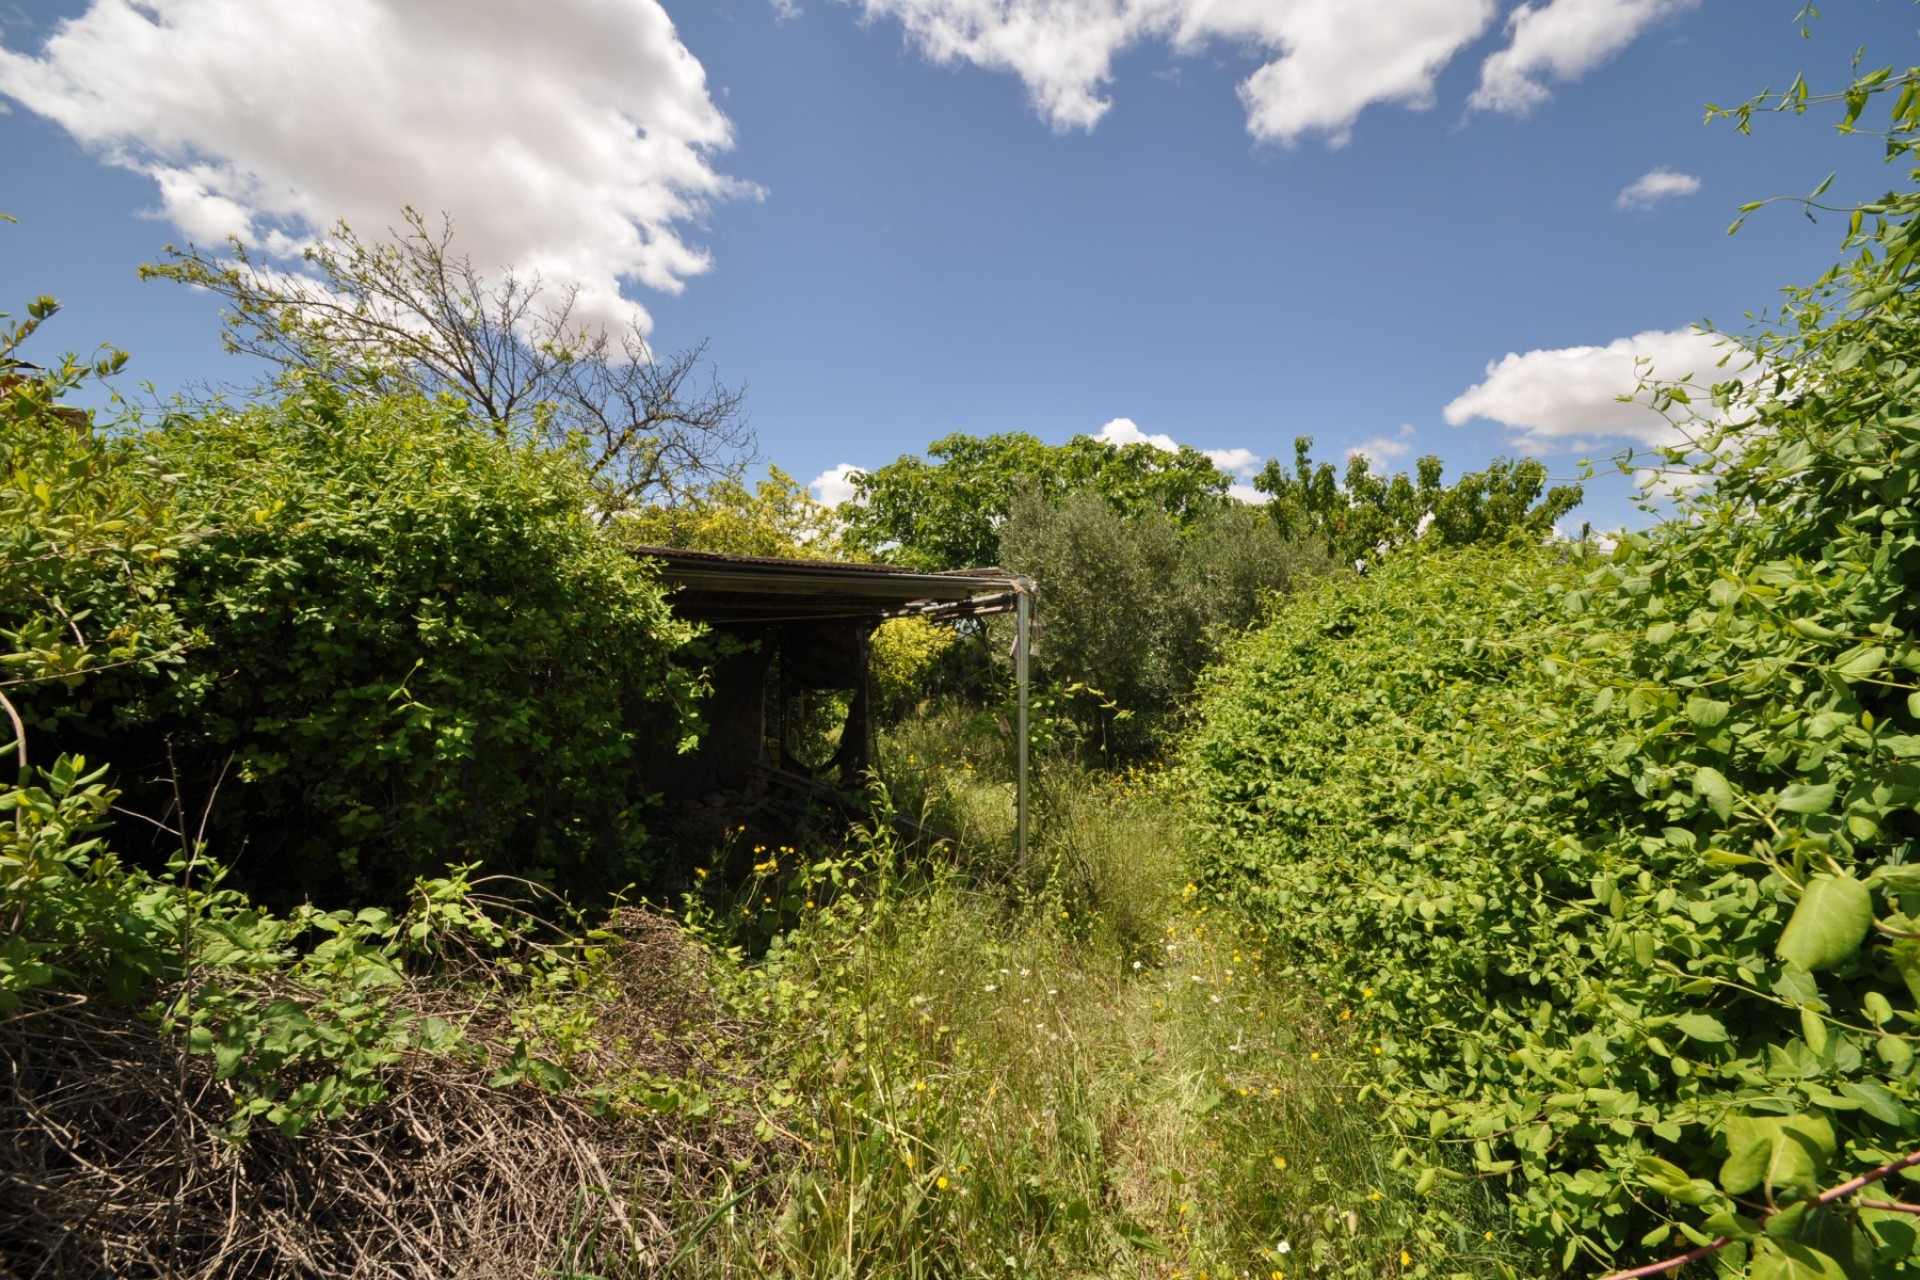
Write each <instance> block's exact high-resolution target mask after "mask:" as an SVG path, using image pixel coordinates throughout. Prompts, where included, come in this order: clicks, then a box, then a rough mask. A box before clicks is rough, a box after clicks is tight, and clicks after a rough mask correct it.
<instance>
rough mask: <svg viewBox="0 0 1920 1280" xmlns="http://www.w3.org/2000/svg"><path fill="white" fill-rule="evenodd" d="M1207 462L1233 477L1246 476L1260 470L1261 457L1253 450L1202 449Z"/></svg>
mask: <svg viewBox="0 0 1920 1280" xmlns="http://www.w3.org/2000/svg"><path fill="white" fill-rule="evenodd" d="M1200 452H1201V453H1204V454H1206V455H1207V460H1208V461H1209V462H1211V463H1213V465H1214V466H1216V467H1218V468H1220V469H1221V470H1222V471H1224V472H1226V473H1227V474H1228V475H1231V476H1244V475H1249V474H1251V473H1252V472H1254V471H1256V470H1258V469H1259V466H1260V455H1259V454H1257V453H1255V452H1254V451H1253V450H1251V449H1202V450H1201V451H1200Z"/></svg>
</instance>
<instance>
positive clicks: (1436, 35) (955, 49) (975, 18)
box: [857, 0, 1494, 146]
mask: <svg viewBox="0 0 1920 1280" xmlns="http://www.w3.org/2000/svg"><path fill="white" fill-rule="evenodd" d="M857 3H859V5H860V7H861V9H862V11H863V12H864V13H865V14H866V15H867V16H868V17H869V18H890V19H894V20H897V21H898V22H899V23H900V24H901V26H902V27H904V28H905V30H906V32H907V34H908V36H909V38H910V39H911V40H912V41H913V43H914V44H916V45H917V46H919V48H920V49H921V50H922V52H924V53H925V54H926V56H927V57H929V58H931V59H933V60H934V61H936V62H940V63H954V62H968V63H972V64H974V65H975V66H979V67H983V68H986V69H989V70H995V71H1010V72H1012V73H1014V74H1015V75H1017V76H1019V77H1020V79H1021V80H1022V81H1023V82H1024V83H1025V85H1026V87H1027V93H1028V96H1029V98H1030V100H1031V101H1032V104H1033V107H1034V110H1035V111H1036V112H1037V113H1038V114H1039V115H1040V117H1041V119H1043V120H1045V121H1046V122H1047V123H1048V124H1049V125H1051V126H1052V127H1053V128H1055V129H1057V130H1061V131H1065V130H1070V129H1091V128H1092V127H1093V126H1094V125H1095V124H1097V123H1098V122H1099V120H1100V118H1101V117H1102V116H1103V115H1105V114H1106V113H1107V110H1108V109H1109V108H1110V107H1111V106H1112V105H1113V104H1112V102H1111V100H1110V99H1109V98H1108V97H1107V96H1106V93H1105V91H1106V89H1107V87H1108V86H1109V85H1110V84H1111V82H1112V80H1113V63H1114V60H1115V58H1116V57H1117V56H1119V55H1120V54H1121V53H1123V52H1125V51H1126V50H1128V49H1130V48H1133V47H1135V46H1137V45H1139V44H1142V43H1145V42H1147V41H1152V40H1159V41H1164V42H1165V43H1166V44H1168V45H1169V46H1171V47H1172V49H1173V50H1174V51H1175V52H1176V53H1179V54H1183V55H1192V54H1197V53H1199V52H1201V51H1202V50H1204V49H1206V48H1207V47H1209V46H1211V45H1214V44H1222V43H1224V44H1232V45H1235V46H1238V47H1241V48H1245V49H1250V50H1253V51H1255V53H1256V55H1257V56H1260V57H1262V58H1263V59H1264V62H1263V65H1261V66H1260V67H1259V68H1258V69H1257V70H1256V71H1254V72H1253V74H1251V75H1250V76H1248V77H1247V78H1246V79H1245V80H1243V81H1242V82H1241V84H1240V100H1241V104H1242V105H1243V106H1244V107H1245V109H1246V113H1247V129H1248V132H1250V133H1251V134H1252V135H1253V136H1254V137H1256V138H1259V139H1262V140H1267V141H1278V142H1288V143H1290V142H1293V141H1295V140H1297V139H1299V138H1301V137H1302V136H1305V135H1307V134H1320V135H1323V136H1325V137H1326V138H1327V139H1328V140H1329V141H1330V142H1332V143H1333V144H1334V145H1336V146H1337V145H1339V144H1341V143H1343V142H1345V141H1346V139H1347V137H1348V135H1349V133H1350V132H1351V130H1352V127H1353V123H1354V121H1355V120H1356V119H1357V118H1358V117H1359V115H1360V113H1361V111H1363V110H1364V109H1365V108H1367V107H1368V106H1370V105H1372V104H1374V103H1376V102H1398V103H1401V104H1404V105H1406V106H1409V107H1413V108H1416V109H1418V108H1424V107H1426V106H1429V105H1431V103H1432V100H1433V81H1434V77H1435V75H1436V74H1437V73H1438V72H1439V70H1440V68H1441V67H1443V66H1445V65H1446V63H1447V62H1448V61H1449V60H1450V59H1451V58H1452V57H1453V55H1454V54H1455V53H1456V52H1458V51H1459V50H1460V49H1461V48H1462V47H1463V46H1465V45H1466V44H1468V43H1470V42H1471V41H1473V40H1474V39H1476V38H1478V37H1479V36H1480V35H1481V33H1482V32H1484V31H1485V30H1486V28H1487V26H1488V24H1489V23H1490V22H1491V21H1492V19H1493V13H1494V0H1368V2H1367V3H1366V4H1365V5H1363V6H1356V5H1355V4H1354V3H1353V0H857Z"/></svg>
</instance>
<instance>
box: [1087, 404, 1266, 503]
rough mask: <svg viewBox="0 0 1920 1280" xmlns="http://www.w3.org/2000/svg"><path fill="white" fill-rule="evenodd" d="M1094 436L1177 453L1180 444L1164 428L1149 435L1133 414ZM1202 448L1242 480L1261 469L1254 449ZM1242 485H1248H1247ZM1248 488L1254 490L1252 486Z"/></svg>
mask: <svg viewBox="0 0 1920 1280" xmlns="http://www.w3.org/2000/svg"><path fill="white" fill-rule="evenodd" d="M1093 438H1094V439H1095V440H1100V441H1104V442H1105V443H1107V444H1111V445H1123V444H1150V445H1152V446H1153V447H1154V448H1156V449H1158V450H1160V451H1161V452H1163V453H1175V452H1178V450H1179V448H1180V445H1179V444H1178V442H1176V441H1175V440H1174V438H1173V437H1172V436H1170V435H1167V434H1165V433H1164V432H1156V433H1155V434H1153V435H1148V434H1147V433H1146V432H1144V431H1142V430H1141V429H1140V428H1139V426H1138V425H1137V424H1136V423H1135V422H1134V420H1133V419H1132V418H1114V419H1111V420H1110V421H1109V422H1108V423H1107V425H1106V426H1104V427H1101V428H1100V430H1099V432H1098V433H1097V434H1096V435H1095V436H1094V437H1093ZM1199 452H1200V453H1201V454H1202V455H1203V456H1205V457H1206V459H1207V460H1208V461H1209V462H1211V463H1213V465H1214V466H1216V467H1218V468H1220V470H1222V471H1224V472H1226V473H1227V474H1228V475H1230V476H1237V477H1239V478H1240V479H1241V480H1243V481H1244V480H1247V479H1249V478H1251V477H1252V475H1253V473H1254V472H1255V471H1258V470H1259V469H1260V462H1261V458H1260V455H1259V454H1257V453H1255V452H1254V451H1253V450H1251V449H1242V448H1237V447H1236V448H1231V449H1202V450H1200V451H1199ZM1239 487H1241V488H1247V486H1245V485H1241V486H1239ZM1249 492H1251V490H1249ZM1236 496H1238V495H1236ZM1248 501H1251V499H1248Z"/></svg>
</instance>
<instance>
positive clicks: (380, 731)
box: [96, 382, 692, 896]
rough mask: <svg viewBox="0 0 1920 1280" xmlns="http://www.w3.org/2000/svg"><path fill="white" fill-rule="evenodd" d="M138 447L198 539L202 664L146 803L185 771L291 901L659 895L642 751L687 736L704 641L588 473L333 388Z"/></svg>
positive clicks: (157, 706) (179, 427) (145, 773)
mask: <svg viewBox="0 0 1920 1280" xmlns="http://www.w3.org/2000/svg"><path fill="white" fill-rule="evenodd" d="M141 446H142V448H144V449H145V450H146V451H147V452H148V453H150V455H151V456H152V458H153V459H154V460H155V461H156V463H157V465H158V467H159V468H160V469H162V470H163V471H164V472H165V473H166V474H167V475H168V476H169V477H170V485H169V495H170V498H171V501H172V502H173V504H174V505H175V507H176V508H177V509H178V511H179V512H181V513H182V515H183V518H185V519H187V520H189V521H191V522H192V523H194V524H196V525H198V526H202V531H201V533H200V534H199V536H198V537H197V538H196V539H195V540H194V541H193V542H192V543H191V544H190V545H189V546H188V547H186V548H185V549H183V550H182V552H181V554H180V556H179V559H178V561H177V563H176V565H175V568H174V573H173V580H172V584H171V590H170V594H171V598H172V601H173V607H174V608H175V609H176V610H177V611H178V613H179V614H180V616H181V618H182V619H183V620H184V621H185V622H186V623H187V625H188V626H190V627H191V628H193V629H194V630H195V631H196V632H197V633H198V634H199V635H200V636H201V637H202V638H203V641H204V642H203V643H202V644H200V645H199V646H198V647H196V648H194V649H192V650H190V651H189V652H188V654H187V655H186V656H185V659H184V661H183V662H182V663H181V665H180V666H179V667H178V668H176V669H175V670H174V672H173V673H172V676H171V678H170V679H169V680H167V681H166V682H165V683H155V684H152V685H150V686H149V687H148V690H147V694H146V697H145V699H144V702H143V703H142V705H141V706H140V708H139V710H138V719H139V725H138V729H137V731H135V732H132V733H128V732H122V733H121V734H120V735H119V738H120V740H119V743H118V745H117V746H116V749H115V755H116V758H117V759H118V760H119V761H120V762H121V764H122V767H123V768H124V769H126V770H127V771H128V776H129V782H128V783H127V785H128V787H129V790H130V791H133V790H135V787H134V785H133V783H135V782H138V783H142V784H144V785H142V786H140V787H139V789H138V795H139V798H140V801H141V803H143V804H145V805H146V806H147V807H149V809H151V810H157V809H159V808H160V807H161V806H162V805H163V804H164V802H165V797H166V795H167V794H168V793H170V792H171V790H172V788H173V786H174V780H173V779H172V778H170V777H169V776H168V775H172V774H174V773H175V772H176V770H177V771H178V775H179V777H178V782H179V784H180V789H181V793H182V794H183V795H184V797H185V803H186V805H187V806H188V807H189V809H190V810H191V809H193V808H196V807H198V806H200V805H204V804H211V806H212V827H211V831H212V832H213V833H214V835H215V836H216V838H217V846H216V847H219V848H222V849H225V850H227V851H229V854H228V856H229V859H230V860H232V861H234V862H236V863H237V864H238V868H239V872H238V873H239V874H240V875H241V876H242V878H243V879H245V880H246V881H247V882H248V883H250V884H252V885H254V886H255V887H256V888H262V889H268V890H272V891H276V892H279V893H283V894H289V895H293V896H304V895H307V894H319V895H322V896H337V895H338V894H340V893H342V892H346V891H352V892H355V893H367V892H373V893H392V892H394V891H396V890H398V889H399V888H400V887H402V886H404V885H405V884H406V883H408V882H409V881H411V880H412V879H413V878H414V877H415V876H418V875H422V874H432V873H434V872H437V871H439V870H440V869H441V868H443V867H445V866H446V865H447V864H448V863H450V862H483V863H485V864H486V865H488V866H489V867H490V868H492V869H495V870H511V871H515V872H518V873H521V874H526V875H531V876H534V877H536V878H540V879H544V880H549V881H553V882H556V883H565V884H567V885H569V886H571V887H573V888H577V889H580V890H582V891H587V892H591V891H596V890H604V889H608V888H617V887H618V886H619V885H621V884H623V883H626V882H627V881H628V880H630V879H632V878H633V877H634V876H636V875H637V874H639V873H640V872H641V871H643V870H644V868H645V865H646V864H645V858H644V853H643V847H644V833H643V829H642V827H641V824H640V821H639V812H638V811H639V809H640V807H641V805H642V803H643V801H644V799H645V795H646V791H647V786H646V779H645V778H643V777H639V776H636V771H635V766H634V763H633V762H634V758H635V751H634V747H635V744H636V740H637V739H638V738H639V737H641V736H642V735H645V734H663V733H664V734H671V735H674V736H675V737H678V736H680V735H681V734H683V733H684V732H685V724H684V721H683V709H684V707H685V706H686V705H687V703H688V701H689V696H690V692H691V685H692V679H691V677H690V676H689V675H688V674H687V673H686V672H685V671H683V670H682V669H680V668H678V667H676V665H675V664H674V656H675V654H676V651H678V650H680V649H681V647H682V646H684V645H685V644H686V643H687V641H688V640H689V638H690V636H691V634H692V633H691V631H690V629H689V628H688V627H687V626H686V625H685V624H682V623H680V622H678V621H676V620H675V619H673V618H672V617H671V616H670V614H669V613H668V611H667V608H666V604H665V602H664V598H663V595H662V592H661V590H660V588H659V587H658V585H657V584H656V583H655V581H654V580H653V579H652V577H651V576H650V575H649V574H648V573H647V572H646V571H645V570H644V568H643V567H642V566H641V565H640V564H639V563H637V562H636V561H635V560H634V559H632V558H631V557H630V556H628V555H627V554H626V553H624V552H622V551H620V550H619V549H618V548H616V547H615V546H614V545H613V544H612V543H611V542H610V541H609V540H608V539H606V538H605V537H604V536H603V535H602V533H601V532H600V530H598V529H597V528H596V527H595V526H594V524H593V523H592V521H591V519H590V518H589V510H590V507H589V504H590V499H591V491H590V489H589V487H588V484H587V482H586V479H585V477H584V474H583V473H582V472H581V471H580V470H579V469H578V468H577V467H575V466H573V465H571V464H570V462H569V460H568V459H567V458H566V457H564V456H562V455H556V454H554V453H551V452H548V451H543V450H540V449H536V448H533V447H524V446H520V445H516V444H513V443H510V442H507V441H503V440H500V439H498V438H496V437H494V436H492V435H491V434H489V433H484V432H481V431H477V430H475V429H474V428H473V427H472V426H471V425H470V424H469V423H468V422H467V420H466V418H465V417H464V415H463V413H462V412H461V411H460V410H459V409H458V408H457V407H454V406H452V405H450V404H447V403H431V402H428V401H425V400H421V399H417V398H405V397H396V398H388V399H383V400H377V401H372V402H361V401H349V400H347V399H346V398H344V397H343V396H342V395H340V394H339V393H338V392H337V391H336V390H334V389H332V388H330V387H328V386H325V385H323V384H320V383H317V382H316V383H313V384H310V385H308V386H306V387H304V388H302V389H300V390H297V391H296V392H294V393H292V394H290V395H289V396H288V397H287V398H286V399H285V400H284V401H283V402H282V403H279V404H275V405H267V406H260V407H254V408H248V409H244V410H237V411H217V412H213V413H209V414H206V415H204V416H200V417H194V418H180V419H177V420H174V421H170V422H168V423H166V424H164V425H163V426H162V427H161V428H160V429H159V430H157V431H154V432H153V433H151V434H150V435H148V436H147V437H145V438H144V439H143V440H142V441H141ZM96 723H97V722H96ZM223 775H226V781H225V782H224V783H222V782H221V781H220V779H221V778H222V776H223ZM216 793H217V798H216Z"/></svg>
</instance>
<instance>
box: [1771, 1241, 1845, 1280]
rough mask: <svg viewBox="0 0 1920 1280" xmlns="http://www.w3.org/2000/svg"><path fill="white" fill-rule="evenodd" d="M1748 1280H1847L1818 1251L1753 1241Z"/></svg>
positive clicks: (1790, 1243) (1803, 1246)
mask: <svg viewBox="0 0 1920 1280" xmlns="http://www.w3.org/2000/svg"><path fill="white" fill-rule="evenodd" d="M1748 1275H1749V1276H1751V1277H1752V1280H1847V1273H1846V1271H1845V1270H1844V1269H1843V1268H1842V1267H1841V1266H1840V1264H1839V1263H1838V1262H1835V1261H1834V1260H1833V1259H1832V1258H1830V1257H1828V1256H1827V1255H1826V1254H1824V1253H1822V1252H1820V1251H1819V1250H1818V1249H1811V1248H1808V1247H1807V1246H1806V1245H1804V1244H1798V1243H1796V1242H1794V1241H1792V1240H1774V1239H1770V1238H1765V1237H1763V1238H1761V1239H1759V1240H1756V1241H1754V1245H1753V1263H1752V1269H1751V1270H1750V1271H1749V1272H1748Z"/></svg>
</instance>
